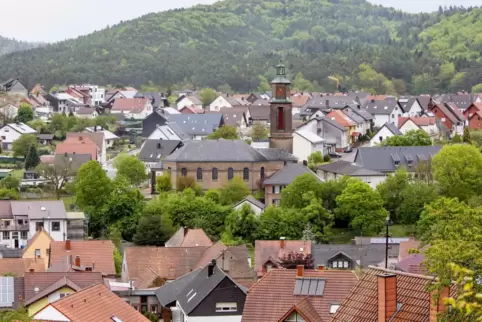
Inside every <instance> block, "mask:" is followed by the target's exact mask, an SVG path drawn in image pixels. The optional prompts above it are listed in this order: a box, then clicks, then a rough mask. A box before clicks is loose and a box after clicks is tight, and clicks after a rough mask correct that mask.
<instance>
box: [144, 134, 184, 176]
mask: <svg viewBox="0 0 482 322" xmlns="http://www.w3.org/2000/svg"><path fill="white" fill-rule="evenodd" d="M182 146H183V143H182V141H180V140H164V139H157V140H151V139H147V140H145V141H144V143H143V144H142V148H141V150H140V151H139V155H138V159H139V160H141V161H142V162H143V163H144V167H145V168H146V172H147V173H150V172H151V169H152V168H153V167H155V165H156V164H158V163H159V162H160V161H161V160H162V159H164V158H165V157H167V156H168V155H170V154H172V153H173V152H174V151H176V150H177V149H179V148H181V147H182Z"/></svg>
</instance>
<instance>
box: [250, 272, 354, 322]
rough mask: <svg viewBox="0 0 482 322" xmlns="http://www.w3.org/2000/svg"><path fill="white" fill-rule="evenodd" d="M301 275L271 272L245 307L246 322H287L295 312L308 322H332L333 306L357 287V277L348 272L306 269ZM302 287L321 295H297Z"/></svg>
mask: <svg viewBox="0 0 482 322" xmlns="http://www.w3.org/2000/svg"><path fill="white" fill-rule="evenodd" d="M297 271H298V269H274V270H271V271H270V272H269V273H268V274H266V275H265V276H264V277H263V278H262V279H261V280H259V281H258V282H257V283H256V284H255V285H254V286H253V287H251V289H249V291H248V296H247V297H246V302H245V304H244V311H243V319H242V322H258V321H263V322H278V321H284V320H285V319H286V318H288V317H289V316H290V314H291V313H293V312H294V311H296V312H298V314H299V315H301V316H302V317H303V318H304V320H305V321H306V322H319V321H329V320H330V318H331V317H332V316H333V314H332V313H330V310H331V309H332V307H331V306H332V305H339V304H341V303H342V302H343V301H344V300H345V298H346V297H347V296H348V295H349V294H350V291H351V289H352V288H353V287H354V286H355V285H356V283H357V277H356V275H355V273H354V272H352V271H348V270H322V271H318V270H307V269H303V270H302V276H299V277H298V276H297V275H298V274H297ZM302 283H308V285H315V286H316V287H315V289H316V291H319V293H318V292H317V293H318V294H319V295H304V293H303V292H297V288H298V287H297V286H298V285H302ZM315 283H316V284H315ZM299 291H301V289H300V290H299ZM296 293H301V294H303V295H301V294H296ZM344 322H346V321H344Z"/></svg>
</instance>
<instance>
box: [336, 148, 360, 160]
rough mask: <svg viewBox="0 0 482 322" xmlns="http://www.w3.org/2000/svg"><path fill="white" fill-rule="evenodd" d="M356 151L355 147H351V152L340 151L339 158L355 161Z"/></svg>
mask: <svg viewBox="0 0 482 322" xmlns="http://www.w3.org/2000/svg"><path fill="white" fill-rule="evenodd" d="M356 151H357V149H356V148H353V152H351V153H344V152H342V153H341V158H340V160H343V161H348V162H354V161H355V155H356Z"/></svg>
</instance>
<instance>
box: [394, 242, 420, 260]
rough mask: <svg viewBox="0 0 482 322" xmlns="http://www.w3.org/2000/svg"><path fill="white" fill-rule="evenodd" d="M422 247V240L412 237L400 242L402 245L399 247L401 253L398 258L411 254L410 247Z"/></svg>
mask: <svg viewBox="0 0 482 322" xmlns="http://www.w3.org/2000/svg"><path fill="white" fill-rule="evenodd" d="M419 247H420V242H419V241H418V240H415V239H414V238H413V237H410V239H409V240H407V241H402V242H400V247H399V249H398V252H399V255H398V260H400V261H401V260H402V259H404V258H405V257H407V256H408V255H409V250H410V249H418V248H419Z"/></svg>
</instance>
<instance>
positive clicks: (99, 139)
mask: <svg viewBox="0 0 482 322" xmlns="http://www.w3.org/2000/svg"><path fill="white" fill-rule="evenodd" d="M93 129H94V131H93V132H91V131H89V130H86V131H84V132H81V133H78V132H69V133H67V138H66V140H65V141H64V143H65V142H66V141H67V140H70V139H74V140H75V139H78V140H79V141H86V140H87V138H88V139H90V140H91V141H92V142H94V144H95V145H96V148H97V159H94V158H93V160H97V161H99V162H100V163H102V164H104V163H105V162H106V161H107V142H106V137H105V134H104V131H100V129H99V128H98V127H94V128H93ZM96 129H97V130H99V131H95V130H96ZM74 142H75V141H74ZM80 144H83V143H80ZM75 152H76V151H72V152H70V151H68V153H75ZM77 153H78V152H77ZM55 154H59V153H57V150H56V153H55Z"/></svg>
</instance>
